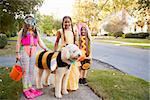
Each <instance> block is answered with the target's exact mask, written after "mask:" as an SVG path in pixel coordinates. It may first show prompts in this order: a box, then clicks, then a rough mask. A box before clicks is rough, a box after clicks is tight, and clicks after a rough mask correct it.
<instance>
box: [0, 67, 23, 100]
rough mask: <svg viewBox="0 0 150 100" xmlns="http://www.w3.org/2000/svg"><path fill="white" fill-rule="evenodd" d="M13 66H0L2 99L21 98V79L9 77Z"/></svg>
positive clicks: (13, 99)
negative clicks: (17, 80) (14, 79)
mask: <svg viewBox="0 0 150 100" xmlns="http://www.w3.org/2000/svg"><path fill="white" fill-rule="evenodd" d="M10 71H11V68H8V67H0V100H19V99H20V97H21V93H22V83H21V81H19V82H15V81H13V80H12V79H11V78H10V77H9V73H10Z"/></svg>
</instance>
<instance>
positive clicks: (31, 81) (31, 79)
mask: <svg viewBox="0 0 150 100" xmlns="http://www.w3.org/2000/svg"><path fill="white" fill-rule="evenodd" d="M35 57H36V53H34V54H32V56H31V57H30V60H29V61H30V62H29V70H30V71H29V84H30V85H31V86H32V85H35V71H34V69H35V68H34V67H35Z"/></svg>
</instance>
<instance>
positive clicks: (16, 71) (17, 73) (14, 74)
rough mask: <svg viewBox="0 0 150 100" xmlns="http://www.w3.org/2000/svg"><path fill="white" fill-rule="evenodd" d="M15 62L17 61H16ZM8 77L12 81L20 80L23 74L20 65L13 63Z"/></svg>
mask: <svg viewBox="0 0 150 100" xmlns="http://www.w3.org/2000/svg"><path fill="white" fill-rule="evenodd" d="M16 62H17V61H16ZM9 76H10V78H11V79H13V80H14V81H20V80H21V78H22V76H23V71H22V68H21V66H20V65H18V64H15V65H14V66H13V68H12V70H11V72H10V74H9Z"/></svg>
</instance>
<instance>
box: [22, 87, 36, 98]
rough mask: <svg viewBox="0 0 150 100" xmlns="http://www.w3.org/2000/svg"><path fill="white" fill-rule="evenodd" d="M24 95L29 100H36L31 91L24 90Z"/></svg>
mask: <svg viewBox="0 0 150 100" xmlns="http://www.w3.org/2000/svg"><path fill="white" fill-rule="evenodd" d="M23 94H24V96H25V97H26V98H27V99H33V98H35V95H34V94H33V93H32V92H30V90H29V89H27V90H23Z"/></svg>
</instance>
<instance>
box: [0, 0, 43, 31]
mask: <svg viewBox="0 0 150 100" xmlns="http://www.w3.org/2000/svg"><path fill="white" fill-rule="evenodd" d="M42 2H43V0H2V1H0V13H1V15H0V32H1V33H7V32H9V31H10V32H13V31H14V30H16V29H15V27H16V26H15V24H14V23H16V22H17V21H18V22H19V20H18V19H22V16H24V15H25V14H27V13H35V11H36V10H35V9H34V8H35V7H38V6H40V5H41V4H42Z"/></svg>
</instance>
